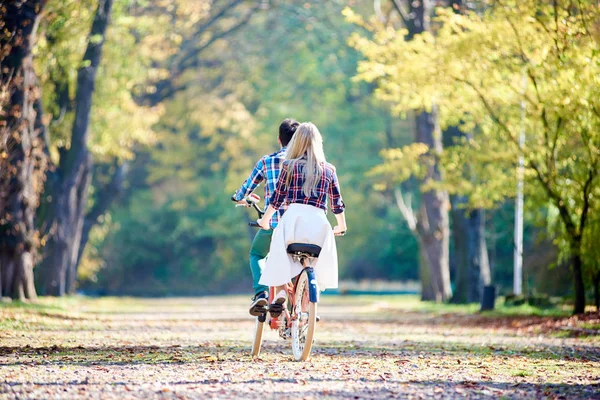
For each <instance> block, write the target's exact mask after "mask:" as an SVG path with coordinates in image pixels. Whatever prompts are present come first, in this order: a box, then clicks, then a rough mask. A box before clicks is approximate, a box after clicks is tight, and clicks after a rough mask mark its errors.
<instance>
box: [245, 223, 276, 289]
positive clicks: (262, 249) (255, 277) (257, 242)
mask: <svg viewBox="0 0 600 400" xmlns="http://www.w3.org/2000/svg"><path fill="white" fill-rule="evenodd" d="M271 236H273V230H268V231H266V230H264V229H259V230H258V232H256V235H255V236H254V240H253V241H252V247H250V270H251V271H252V281H253V282H252V286H253V287H254V294H258V293H261V292H266V291H268V290H269V288H268V287H267V286H263V285H260V284H259V283H258V281H260V277H261V275H262V268H261V267H260V264H259V263H258V262H259V261H260V260H262V259H263V258H265V257H266V256H267V254H269V247H270V246H271Z"/></svg>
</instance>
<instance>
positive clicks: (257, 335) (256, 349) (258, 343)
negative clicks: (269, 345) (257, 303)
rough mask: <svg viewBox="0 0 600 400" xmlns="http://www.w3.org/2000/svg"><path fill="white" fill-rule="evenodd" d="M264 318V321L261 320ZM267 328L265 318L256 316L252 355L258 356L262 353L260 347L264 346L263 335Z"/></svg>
mask: <svg viewBox="0 0 600 400" xmlns="http://www.w3.org/2000/svg"><path fill="white" fill-rule="evenodd" d="M261 319H262V321H261ZM264 330H265V318H264V316H260V317H258V318H256V325H255V326H254V342H253V343H252V357H257V356H258V355H259V354H260V348H261V347H262V337H263V332H264Z"/></svg>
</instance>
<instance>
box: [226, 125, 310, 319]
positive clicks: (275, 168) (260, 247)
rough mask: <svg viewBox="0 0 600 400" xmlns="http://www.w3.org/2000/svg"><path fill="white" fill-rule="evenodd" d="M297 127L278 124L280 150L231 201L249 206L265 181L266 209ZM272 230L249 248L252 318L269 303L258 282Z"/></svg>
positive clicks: (264, 160) (258, 235)
mask: <svg viewBox="0 0 600 400" xmlns="http://www.w3.org/2000/svg"><path fill="white" fill-rule="evenodd" d="M298 125H300V123H299V122H298V121H296V120H293V119H285V120H284V121H283V122H282V123H281V125H279V136H278V139H277V141H278V142H279V146H280V149H279V151H277V152H275V153H273V154H270V155H266V156H264V157H262V158H261V159H260V160H258V162H257V163H256V165H255V166H254V169H253V170H252V173H250V176H249V177H248V179H246V181H245V182H244V183H243V184H242V186H241V187H240V188H239V189H238V190H237V192H235V194H234V195H233V196H232V197H231V200H233V201H235V202H237V203H238V204H241V205H244V206H247V205H248V204H247V203H246V201H245V200H244V199H245V198H246V197H247V196H248V195H250V193H252V192H253V191H254V189H256V187H257V186H258V184H259V183H260V182H262V181H263V180H265V181H266V182H265V207H267V206H268V205H269V202H270V199H271V194H273V192H274V191H275V185H276V184H277V179H278V178H279V171H280V169H281V168H280V167H281V164H282V163H283V160H284V159H285V154H286V147H287V145H288V143H289V142H290V140H291V139H292V136H294V132H296V128H298ZM283 212H284V210H283V209H280V210H279V211H278V212H277V213H275V214H274V215H273V217H272V218H271V221H270V224H271V228H273V229H275V227H276V226H277V223H278V222H279V218H280V217H281V216H282V215H283ZM273 229H269V230H264V229H260V230H259V231H258V232H256V236H254V240H253V241H252V246H251V247H250V270H251V271H252V280H253V287H254V297H253V298H252V303H251V304H250V315H253V316H258V315H260V314H262V313H264V312H265V306H266V305H267V303H268V297H269V296H268V290H269V288H268V287H266V286H263V285H260V284H259V283H258V281H259V280H260V277H261V273H262V267H261V265H260V264H259V261H260V260H262V259H264V258H265V257H266V256H267V254H268V253H269V247H270V245H271V236H272V234H273Z"/></svg>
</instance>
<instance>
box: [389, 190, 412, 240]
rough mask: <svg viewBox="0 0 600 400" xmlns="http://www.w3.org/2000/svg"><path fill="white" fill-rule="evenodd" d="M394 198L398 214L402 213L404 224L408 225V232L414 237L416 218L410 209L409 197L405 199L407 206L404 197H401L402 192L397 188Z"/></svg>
mask: <svg viewBox="0 0 600 400" xmlns="http://www.w3.org/2000/svg"><path fill="white" fill-rule="evenodd" d="M394 197H395V199H396V205H397V206H398V208H399V209H400V212H401V213H402V216H403V217H404V219H405V220H406V223H407V224H408V227H409V228H410V231H411V232H412V233H413V234H415V235H416V234H417V216H416V215H415V212H414V211H413V209H412V205H411V201H410V200H411V199H410V196H409V197H408V199H407V200H408V204H406V202H405V201H404V196H403V195H402V190H400V188H399V187H397V188H396V189H395V190H394Z"/></svg>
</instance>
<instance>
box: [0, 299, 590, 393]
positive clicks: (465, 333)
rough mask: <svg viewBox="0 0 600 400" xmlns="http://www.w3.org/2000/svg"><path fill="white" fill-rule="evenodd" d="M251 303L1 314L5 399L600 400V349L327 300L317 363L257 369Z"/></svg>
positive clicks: (268, 344) (448, 317)
mask: <svg viewBox="0 0 600 400" xmlns="http://www.w3.org/2000/svg"><path fill="white" fill-rule="evenodd" d="M247 300H248V299H247V298H245V297H244V298H242V297H235V298H226V297H223V298H214V297H213V298H205V299H156V300H134V299H114V298H113V299H99V300H81V301H77V302H73V305H72V306H70V307H69V309H68V311H67V312H65V310H64V309H56V310H55V311H53V310H50V311H48V310H45V311H42V312H40V311H39V310H32V309H17V308H6V309H2V308H0V323H1V325H0V334H1V336H0V398H2V399H29V398H35V399H48V398H60V399H73V398H86V399H87V398H89V399H128V398H144V399H154V398H160V399H163V398H164V399H187V398H198V399H204V398H250V399H254V398H255V399H259V398H260V399H263V398H267V399H270V398H277V399H285V398H319V399H321V398H355V399H373V398H498V397H504V398H565V399H572V398H583V399H586V398H588V399H591V398H600V347H599V345H600V341H599V340H598V337H597V336H594V337H587V338H561V337H558V336H557V335H556V334H555V333H548V332H545V333H538V332H536V329H528V328H523V326H522V325H520V324H519V323H517V324H515V323H514V321H509V322H508V323H497V322H498V321H497V320H494V321H486V320H482V319H481V318H480V317H477V316H472V315H460V314H445V315H439V314H433V313H431V312H422V311H418V310H411V309H405V308H403V307H402V306H401V301H399V303H398V304H400V306H398V304H397V303H393V304H389V303H388V302H386V301H383V300H381V299H376V298H360V297H352V298H333V297H327V296H324V297H323V301H322V303H321V304H320V310H319V314H320V315H321V317H322V321H321V322H319V325H318V330H317V334H316V344H315V351H314V354H313V356H312V358H311V359H310V360H309V361H308V362H305V363H297V362H293V361H291V350H290V347H289V343H288V342H285V341H283V340H280V339H279V338H278V336H277V334H276V333H275V332H270V331H267V332H265V344H264V347H263V352H262V355H261V356H260V358H258V359H256V360H252V359H251V358H250V357H249V356H248V352H249V348H250V343H251V338H252V337H251V332H252V327H253V324H254V322H253V319H252V318H251V317H250V316H248V315H247V311H246V303H247ZM396 301H397V300H396ZM397 302H398V301H397ZM494 322H495V323H494ZM539 332H543V330H540V331H539Z"/></svg>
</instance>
